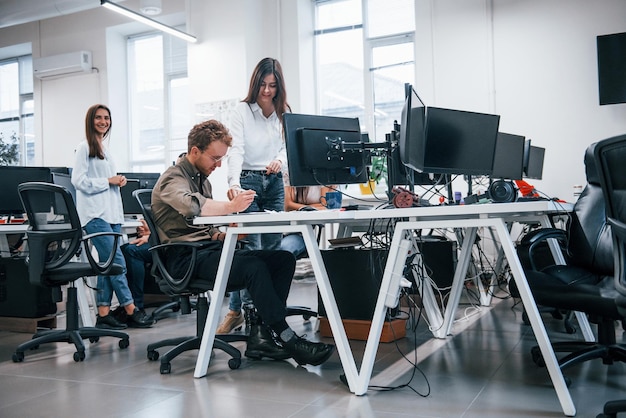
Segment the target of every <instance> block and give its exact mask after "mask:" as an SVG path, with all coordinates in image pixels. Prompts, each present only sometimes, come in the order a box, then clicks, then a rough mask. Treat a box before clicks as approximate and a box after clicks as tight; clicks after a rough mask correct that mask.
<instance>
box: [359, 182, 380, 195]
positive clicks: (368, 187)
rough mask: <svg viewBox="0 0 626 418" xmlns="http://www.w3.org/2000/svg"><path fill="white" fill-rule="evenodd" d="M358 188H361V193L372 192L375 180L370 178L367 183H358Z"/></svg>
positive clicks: (374, 187)
mask: <svg viewBox="0 0 626 418" xmlns="http://www.w3.org/2000/svg"><path fill="white" fill-rule="evenodd" d="M359 188H360V189H361V194H374V190H375V189H376V180H372V179H370V180H368V181H367V183H363V184H359Z"/></svg>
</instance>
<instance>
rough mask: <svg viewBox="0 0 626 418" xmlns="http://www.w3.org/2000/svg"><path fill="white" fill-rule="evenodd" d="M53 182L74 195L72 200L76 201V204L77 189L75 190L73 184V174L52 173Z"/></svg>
mask: <svg viewBox="0 0 626 418" xmlns="http://www.w3.org/2000/svg"><path fill="white" fill-rule="evenodd" d="M52 182H53V183H54V184H58V185H59V186H63V187H65V188H66V189H67V190H68V191H69V192H70V194H71V195H72V199H74V202H76V188H74V185H73V184H72V176H71V174H69V173H63V172H57V171H52Z"/></svg>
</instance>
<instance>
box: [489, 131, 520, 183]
mask: <svg viewBox="0 0 626 418" xmlns="http://www.w3.org/2000/svg"><path fill="white" fill-rule="evenodd" d="M525 144H526V138H525V137H524V136H522V135H516V134H510V133H506V132H498V139H497V140H496V151H495V154H494V158H493V171H492V172H491V178H492V179H502V180H504V179H506V180H521V179H522V178H523V177H524V150H525V147H526V145H525Z"/></svg>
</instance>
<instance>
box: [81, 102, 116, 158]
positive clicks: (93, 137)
mask: <svg viewBox="0 0 626 418" xmlns="http://www.w3.org/2000/svg"><path fill="white" fill-rule="evenodd" d="M98 109H104V110H106V111H107V112H108V113H109V129H108V130H107V131H106V132H105V133H104V137H103V140H105V139H107V138H108V137H109V133H111V127H112V126H113V118H112V117H111V110H110V109H109V108H108V107H106V106H105V105H103V104H95V105H93V106H91V107H90V108H89V109H88V110H87V115H86V116H85V138H87V144H88V145H89V158H95V157H98V158H99V159H101V160H104V149H103V148H102V144H101V143H100V141H98V135H97V134H98V131H97V130H96V123H95V120H96V112H97V111H98Z"/></svg>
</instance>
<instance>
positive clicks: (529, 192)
mask: <svg viewBox="0 0 626 418" xmlns="http://www.w3.org/2000/svg"><path fill="white" fill-rule="evenodd" d="M515 185H516V186H517V188H518V189H519V192H520V193H521V194H522V196H524V197H540V196H539V193H537V190H536V189H535V186H533V185H532V184H528V183H527V182H526V181H524V180H515Z"/></svg>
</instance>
